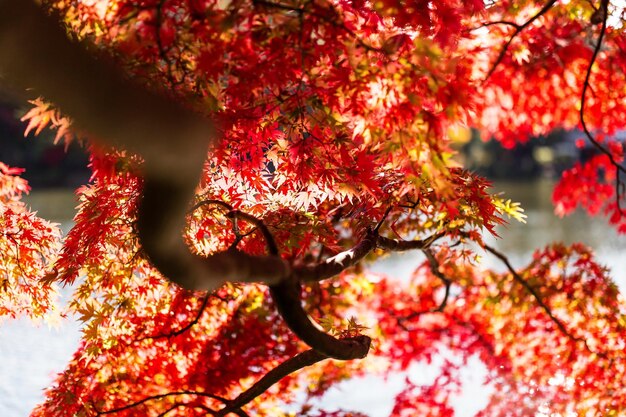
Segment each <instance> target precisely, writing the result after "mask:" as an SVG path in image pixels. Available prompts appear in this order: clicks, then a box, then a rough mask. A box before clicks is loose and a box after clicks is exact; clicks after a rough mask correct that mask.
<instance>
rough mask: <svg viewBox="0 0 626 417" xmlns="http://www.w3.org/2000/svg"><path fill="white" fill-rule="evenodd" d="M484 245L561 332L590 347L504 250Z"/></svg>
mask: <svg viewBox="0 0 626 417" xmlns="http://www.w3.org/2000/svg"><path fill="white" fill-rule="evenodd" d="M483 247H484V248H485V250H486V251H487V252H489V253H491V254H492V255H494V256H495V257H496V258H498V259H499V260H500V261H502V263H503V264H504V265H505V266H506V268H507V269H508V270H509V273H510V274H511V276H512V277H513V279H514V280H515V281H516V282H517V283H518V284H520V285H521V286H522V287H524V289H526V291H528V293H529V294H530V295H531V296H532V297H533V298H534V299H535V302H537V304H538V305H539V307H541V309H542V310H543V311H544V312H545V313H546V314H547V316H548V317H549V318H550V320H552V322H553V323H554V324H556V326H557V327H558V328H559V330H560V331H561V333H563V335H565V336H566V337H567V338H569V339H570V340H572V341H573V342H576V343H577V342H583V343H584V344H585V346H586V347H587V349H589V346H587V341H586V340H585V339H583V338H581V337H576V336H574V335H573V334H572V333H570V331H569V330H568V329H567V327H565V325H564V324H563V322H562V321H561V320H559V319H558V318H557V317H556V316H555V315H554V314H553V313H552V310H551V309H550V307H549V306H548V305H547V304H546V303H545V301H543V299H542V298H541V295H540V294H539V293H538V292H537V290H535V288H533V286H532V285H530V284H529V283H528V281H526V280H525V279H524V278H523V277H522V276H521V275H520V274H518V273H517V271H516V270H515V268H513V265H511V262H510V261H509V258H507V257H506V255H505V254H503V253H502V252H500V251H498V250H497V249H495V248H493V247H491V246H489V245H487V244H485V245H484V246H483Z"/></svg>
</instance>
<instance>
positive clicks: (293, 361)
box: [215, 336, 365, 417]
mask: <svg viewBox="0 0 626 417" xmlns="http://www.w3.org/2000/svg"><path fill="white" fill-rule="evenodd" d="M360 337H365V336H360ZM344 340H347V339H344ZM324 359H328V357H327V356H325V355H323V354H321V353H320V352H317V351H316V350H314V349H310V350H307V351H305V352H302V353H299V354H297V355H296V356H294V357H293V358H289V359H287V360H286V361H285V362H283V363H281V364H280V365H278V366H277V367H276V368H274V369H272V370H271V371H269V372H268V373H267V374H265V375H264V376H263V378H261V379H260V380H258V381H257V382H256V383H255V384H254V385H252V386H251V387H250V388H248V389H247V390H245V391H244V392H242V393H241V394H239V396H237V398H235V399H234V400H232V401H229V402H228V405H227V406H226V407H224V408H223V409H222V410H219V411H218V412H217V413H216V414H215V416H216V417H224V416H226V415H227V414H228V413H231V412H233V410H237V409H241V407H243V406H245V405H246V404H248V403H249V402H250V401H252V400H254V399H255V398H256V397H258V396H259V395H261V394H263V393H264V392H265V391H267V390H268V389H269V388H270V387H271V386H272V385H274V384H275V383H277V382H278V381H280V380H281V379H283V378H284V377H286V376H288V375H291V374H292V373H294V372H296V371H299V370H300V369H302V368H304V367H307V366H310V365H314V364H316V363H317V362H320V361H322V360H324Z"/></svg>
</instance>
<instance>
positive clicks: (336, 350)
mask: <svg viewBox="0 0 626 417" xmlns="http://www.w3.org/2000/svg"><path fill="white" fill-rule="evenodd" d="M269 288H270V294H271V295H272V299H273V300H274V303H275V304H276V308H277V309H278V313H279V314H280V315H281V316H282V318H283V320H285V323H287V326H288V327H289V328H290V329H291V331H293V332H294V333H295V335H296V336H298V338H299V339H300V340H302V341H303V342H304V343H306V344H307V345H309V346H311V347H312V348H313V349H315V350H316V351H318V352H319V353H321V354H323V355H324V356H327V357H329V358H333V359H340V360H351V359H362V358H364V357H365V356H367V353H368V352H369V348H370V343H371V339H370V338H369V337H367V336H360V337H358V338H351V339H336V338H334V337H333V336H331V335H329V334H327V333H325V332H323V331H322V330H320V329H318V328H317V327H315V325H314V324H313V323H312V322H311V320H310V319H309V316H308V315H307V313H306V311H304V308H303V307H302V303H301V301H300V297H301V286H300V283H299V282H298V281H296V280H295V279H294V278H293V277H290V278H288V279H286V280H284V281H282V282H280V283H278V284H276V285H270V287H269Z"/></svg>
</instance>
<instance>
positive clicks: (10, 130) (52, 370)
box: [0, 87, 626, 417]
mask: <svg viewBox="0 0 626 417" xmlns="http://www.w3.org/2000/svg"><path fill="white" fill-rule="evenodd" d="M26 110H27V108H26V107H24V106H23V105H20V104H19V101H17V100H15V99H14V98H11V97H10V96H9V95H7V94H6V92H4V91H2V88H1V87H0V161H2V162H4V163H6V164H8V165H10V166H14V167H21V168H24V169H25V172H24V174H23V177H24V178H25V179H27V180H28V181H29V183H30V185H31V187H32V189H33V190H32V192H31V193H30V195H28V196H26V197H25V199H24V200H25V201H26V202H27V203H28V204H29V205H30V206H31V207H32V209H33V210H36V211H38V213H39V215H40V216H41V217H43V218H46V219H48V220H52V221H55V222H58V223H60V224H61V225H62V229H63V230H64V231H65V232H67V230H69V228H71V226H72V217H73V215H74V212H75V206H76V204H77V200H76V196H75V189H76V188H77V187H79V186H80V185H83V184H87V182H88V181H89V176H90V173H89V170H88V167H87V164H88V160H87V156H86V155H85V152H84V150H83V149H82V148H81V146H80V144H78V143H73V144H72V145H70V146H69V147H68V148H67V149H65V147H64V145H63V144H56V145H55V144H54V143H53V138H54V134H53V133H51V132H42V134H41V135H40V136H39V137H37V138H33V137H26V138H24V135H23V132H24V130H25V125H24V123H23V122H20V118H21V117H22V116H23V115H24V113H25V112H26ZM620 135H621V136H620ZM457 136H458V137H456V138H455V140H456V146H457V149H458V151H459V156H458V157H459V159H460V161H461V162H462V163H463V165H464V166H465V167H466V168H468V169H470V170H472V171H474V172H477V173H479V174H481V175H484V176H486V177H488V178H490V179H491V180H492V181H493V184H494V185H493V189H494V190H495V191H497V192H503V193H504V195H505V196H506V197H507V198H511V199H512V200H513V201H518V202H520V203H521V204H522V207H524V209H525V211H526V214H527V216H528V219H527V221H528V222H527V224H522V223H517V222H515V221H513V222H512V223H510V224H509V225H507V226H506V227H503V228H500V230H498V233H499V234H500V236H501V239H496V238H494V237H489V238H488V239H487V240H488V241H489V242H490V243H491V244H493V245H494V246H497V247H498V248H499V249H500V250H502V251H504V252H505V253H507V254H508V256H509V257H510V259H511V260H512V262H513V264H514V265H515V266H522V265H524V263H525V262H527V261H528V260H529V259H530V256H531V254H532V252H533V250H534V249H536V248H539V247H542V246H543V245H545V244H548V243H550V242H554V241H562V242H565V243H572V242H583V243H584V244H586V245H588V246H591V247H592V248H594V249H595V251H596V253H597V256H598V259H599V260H600V261H601V262H602V263H604V264H605V265H606V266H608V267H610V268H611V269H612V271H613V276H614V278H615V280H616V282H617V283H618V285H619V286H620V288H621V290H622V292H623V293H625V292H626V257H624V256H623V254H624V250H625V249H626V239H625V238H624V237H623V236H619V235H617V233H616V232H615V231H614V230H613V229H612V228H611V227H610V226H609V225H608V224H607V221H606V220H605V219H603V218H590V217H588V216H586V215H585V214H584V213H578V212H577V213H574V214H573V215H571V216H569V217H567V218H564V219H561V218H558V217H557V216H555V215H554V213H553V206H552V203H551V194H552V188H553V186H554V184H555V181H556V179H557V178H558V177H559V175H560V173H561V172H562V171H563V170H564V169H567V168H569V167H571V166H572V165H573V164H574V163H575V162H577V161H584V160H586V159H588V158H590V157H591V156H593V155H594V154H595V151H594V149H593V148H592V147H591V146H590V145H589V144H584V146H579V147H577V146H576V145H575V141H576V139H578V138H580V137H581V136H582V135H581V134H580V133H579V132H565V131H556V132H553V133H551V134H550V135H548V136H546V137H539V138H535V139H532V140H530V141H528V142H527V143H525V144H520V145H518V146H517V147H515V148H513V149H504V148H502V146H500V145H499V143H497V142H494V141H484V140H482V139H481V138H480V135H479V133H478V132H476V131H471V130H468V131H465V132H461V134H459V135H457ZM618 139H620V140H622V141H626V134H619V135H618ZM422 261H423V259H422V258H421V256H419V255H416V254H414V253H413V254H412V253H405V254H393V255H391V256H389V257H386V258H384V259H383V260H381V261H379V262H377V263H376V264H375V265H373V266H372V267H373V269H374V270H375V271H377V272H380V273H384V274H388V275H390V276H394V277H397V278H398V279H403V278H408V277H409V276H410V275H411V273H412V272H413V270H414V269H415V267H416V266H417V265H418V264H420V263H421V262H422ZM483 262H484V263H485V266H486V267H493V268H496V269H502V268H501V266H500V265H498V264H497V262H496V260H495V259H491V258H489V257H488V256H486V257H485V259H484V261H483ZM70 293H71V288H66V289H64V290H63V292H62V294H63V299H65V300H66V299H67V298H68V297H69V295H70ZM79 336H80V326H79V324H78V323H77V322H76V320H74V319H72V318H68V319H66V320H64V321H62V322H61V323H59V324H58V326H56V327H54V328H50V327H48V326H46V325H43V324H37V323H32V322H31V321H29V320H25V319H20V320H10V321H4V322H0V358H2V359H3V363H2V365H1V366H0V416H6V417H24V416H27V415H28V414H29V412H30V410H31V409H32V408H33V407H34V406H35V405H36V404H37V403H38V402H40V401H42V399H43V389H44V388H45V387H48V386H50V385H51V383H52V381H53V379H54V375H55V374H56V373H58V372H61V371H62V370H63V368H64V366H65V364H66V363H67V362H68V360H69V359H70V357H71V355H72V353H73V351H74V350H75V349H76V347H77V346H78V341H79ZM436 367H437V363H436V361H435V363H434V364H431V365H429V366H426V365H424V366H421V367H418V368H416V369H415V370H413V371H412V372H411V378H412V379H413V380H414V381H417V380H419V381H420V382H422V381H423V383H428V378H429V375H432V377H433V378H434V375H436ZM483 377H484V372H483V371H482V370H481V365H480V364H479V363H478V362H477V363H475V364H470V366H469V367H468V373H467V379H466V382H467V383H466V389H465V390H464V393H463V394H462V395H460V396H459V398H458V401H457V403H458V410H457V415H460V416H471V415H473V414H474V413H475V412H476V411H478V410H479V409H480V408H481V407H482V405H484V402H483V400H485V399H486V392H487V391H486V390H485V388H484V387H482V386H481V383H482V378H483ZM404 378H405V376H404V375H398V376H397V378H396V377H391V378H389V379H387V380H384V381H382V380H377V381H372V380H371V379H360V380H357V381H353V382H350V383H347V384H344V385H342V386H340V387H338V388H337V389H333V390H331V391H330V392H329V393H328V394H327V395H326V396H325V397H324V398H323V399H322V400H321V403H322V404H323V405H324V406H325V408H329V409H331V410H332V409H333V407H336V406H339V405H342V406H343V407H345V408H346V409H354V410H361V411H364V412H367V413H368V414H369V415H370V416H371V417H383V416H386V415H388V413H389V412H390V410H391V407H392V399H393V397H394V395H395V394H396V393H397V392H399V391H400V390H401V388H402V385H403V382H404ZM372 383H374V385H372ZM373 386H375V387H376V389H375V390H373V389H372V387H373ZM346 392H350V395H345V393H346ZM354 393H357V394H356V395H353V394H354ZM359 393H360V394H359Z"/></svg>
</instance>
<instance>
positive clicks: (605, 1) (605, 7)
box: [579, 0, 626, 215]
mask: <svg viewBox="0 0 626 417" xmlns="http://www.w3.org/2000/svg"><path fill="white" fill-rule="evenodd" d="M608 7H609V0H602V3H601V4H600V10H602V11H603V16H602V17H603V19H602V27H601V29H600V35H598V42H597V44H596V46H595V48H594V49H593V55H591V59H590V60H589V66H588V67H587V73H586V74H585V81H584V82H583V90H582V93H581V96H580V110H579V119H580V124H581V126H582V128H583V131H584V132H585V136H587V139H589V141H590V142H591V143H592V144H593V146H594V147H595V148H596V149H598V150H599V151H600V152H602V153H603V154H605V155H606V156H607V157H608V158H609V161H610V162H611V165H613V166H614V167H615V170H616V176H615V199H616V202H617V209H618V210H619V213H620V214H621V215H623V214H624V212H623V210H622V207H621V201H620V200H621V194H622V192H621V189H622V179H621V175H620V173H626V168H624V167H623V166H622V165H621V164H619V163H618V162H617V161H616V160H615V157H614V156H613V154H612V153H611V152H610V151H609V150H608V149H606V148H605V147H604V146H602V144H600V142H598V141H597V140H596V139H595V138H594V137H593V135H592V134H591V131H590V130H589V128H588V127H587V123H586V122H585V104H586V101H587V100H586V97H587V90H589V89H590V88H591V86H590V80H591V71H592V68H593V65H594V64H595V62H596V59H597V58H598V54H599V53H600V49H601V48H602V41H603V39H604V35H605V33H606V26H607V19H608Z"/></svg>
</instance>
